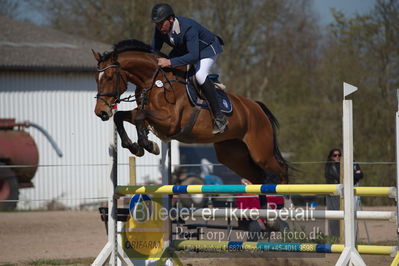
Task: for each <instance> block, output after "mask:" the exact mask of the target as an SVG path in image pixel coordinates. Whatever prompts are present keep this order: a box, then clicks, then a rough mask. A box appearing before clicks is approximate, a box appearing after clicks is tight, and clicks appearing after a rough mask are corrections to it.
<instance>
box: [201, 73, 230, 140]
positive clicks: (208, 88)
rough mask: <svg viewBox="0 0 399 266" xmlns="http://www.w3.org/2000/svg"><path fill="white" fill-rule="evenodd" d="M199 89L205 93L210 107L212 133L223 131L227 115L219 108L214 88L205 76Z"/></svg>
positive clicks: (226, 122)
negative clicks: (212, 120) (213, 120)
mask: <svg viewBox="0 0 399 266" xmlns="http://www.w3.org/2000/svg"><path fill="white" fill-rule="evenodd" d="M201 89H202V91H203V93H204V94H205V97H206V99H207V100H208V103H209V105H210V107H211V110H212V114H213V117H214V119H215V123H214V125H213V131H212V133H213V134H218V133H223V132H224V130H225V128H226V126H227V124H228V123H229V121H228V120H227V117H226V116H225V115H224V113H222V111H221V110H220V106H219V102H218V100H217V96H216V88H215V85H214V84H213V82H212V81H211V80H210V79H209V78H206V80H205V82H204V84H202V85H201Z"/></svg>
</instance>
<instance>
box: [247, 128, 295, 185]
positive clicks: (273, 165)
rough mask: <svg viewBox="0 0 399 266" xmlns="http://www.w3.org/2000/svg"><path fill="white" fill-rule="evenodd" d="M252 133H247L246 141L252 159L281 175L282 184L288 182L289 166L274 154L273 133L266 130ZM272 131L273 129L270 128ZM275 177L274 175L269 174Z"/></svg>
mask: <svg viewBox="0 0 399 266" xmlns="http://www.w3.org/2000/svg"><path fill="white" fill-rule="evenodd" d="M253 132H255V133H253V134H252V135H251V134H247V135H246V136H245V138H244V142H245V144H246V145H247V147H248V151H249V153H250V156H251V158H252V160H253V161H254V162H255V163H256V164H257V165H258V166H260V167H261V168H262V169H264V170H266V171H270V172H272V173H274V174H275V175H278V176H279V177H280V180H279V181H280V182H279V183H282V184H286V183H288V167H287V165H286V164H284V163H283V162H279V161H278V160H277V159H276V157H275V156H274V154H273V149H274V146H273V141H274V140H273V135H272V133H270V134H267V133H269V132H265V130H253ZM270 132H271V130H270ZM267 177H268V178H273V176H272V175H269V176H267Z"/></svg>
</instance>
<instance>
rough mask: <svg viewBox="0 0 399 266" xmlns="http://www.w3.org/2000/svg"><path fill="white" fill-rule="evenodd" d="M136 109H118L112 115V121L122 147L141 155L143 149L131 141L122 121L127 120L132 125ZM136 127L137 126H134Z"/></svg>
mask: <svg viewBox="0 0 399 266" xmlns="http://www.w3.org/2000/svg"><path fill="white" fill-rule="evenodd" d="M136 114H137V110H136V109H135V110H131V111H118V112H116V113H115V115H114V123H115V125H116V130H117V131H118V134H119V136H120V138H121V143H122V147H123V148H125V149H128V150H129V151H130V152H131V153H132V154H134V155H136V156H138V157H141V156H143V155H144V149H143V148H142V147H141V146H140V145H139V144H138V143H136V142H132V141H131V140H130V138H129V136H128V135H127V133H126V130H125V127H124V126H123V122H124V121H127V122H129V123H132V124H133V125H134V121H135V119H136ZM136 127H137V126H136Z"/></svg>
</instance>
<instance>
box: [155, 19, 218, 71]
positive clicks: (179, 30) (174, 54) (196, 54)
mask: <svg viewBox="0 0 399 266" xmlns="http://www.w3.org/2000/svg"><path fill="white" fill-rule="evenodd" d="M171 38H172V39H173V40H171ZM164 43H167V44H168V45H170V46H171V47H173V49H172V51H171V53H170V55H169V56H170V57H171V64H172V67H177V66H184V65H189V64H196V63H197V62H198V61H199V60H201V59H203V58H210V57H212V56H214V55H217V54H220V53H221V52H222V51H223V48H222V45H221V43H220V41H219V38H218V37H217V36H216V35H215V34H213V33H212V32H210V31H209V30H208V29H207V28H205V27H204V26H202V25H200V24H199V23H197V22H196V21H194V20H193V19H190V18H185V17H176V18H175V21H174V23H173V27H172V29H171V32H170V35H169V34H162V33H161V32H160V31H159V30H158V29H157V28H155V33H154V37H153V40H152V43H151V46H152V48H153V49H155V50H158V51H160V50H161V48H162V45H163V44H164Z"/></svg>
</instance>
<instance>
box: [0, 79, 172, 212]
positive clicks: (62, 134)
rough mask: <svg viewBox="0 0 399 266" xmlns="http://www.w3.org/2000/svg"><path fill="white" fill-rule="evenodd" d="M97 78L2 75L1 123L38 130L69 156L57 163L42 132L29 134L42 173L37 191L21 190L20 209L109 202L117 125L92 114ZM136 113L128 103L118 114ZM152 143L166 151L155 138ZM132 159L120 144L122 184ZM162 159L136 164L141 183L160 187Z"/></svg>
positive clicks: (130, 131) (141, 160) (132, 132)
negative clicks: (12, 120) (33, 125)
mask: <svg viewBox="0 0 399 266" xmlns="http://www.w3.org/2000/svg"><path fill="white" fill-rule="evenodd" d="M93 77H94V76H93V75H92V74H87V73H86V74H65V73H39V72H31V73H17V72H10V73H4V72H0V118H16V119H17V121H18V122H21V121H26V120H28V121H31V122H34V123H37V124H39V125H40V126H42V127H44V128H45V129H46V130H47V131H48V133H49V134H50V135H51V136H52V137H53V138H54V140H55V141H56V143H57V144H58V146H59V147H60V148H61V150H62V151H63V153H64V156H63V157H62V158H58V156H57V155H56V153H55V151H54V150H53V148H52V147H51V145H50V143H49V142H48V141H47V140H46V139H45V137H44V136H43V135H42V134H41V133H40V132H38V130H36V129H34V128H29V129H26V131H28V132H29V133H30V134H31V135H32V137H33V138H34V139H35V141H36V143H37V145H38V149H39V157H40V158H39V164H40V167H39V169H38V171H37V173H36V175H35V177H34V179H33V183H34V185H35V187H34V188H28V189H21V191H20V192H21V194H20V199H21V200H22V201H20V202H19V203H18V208H19V209H37V208H46V207H47V205H48V204H49V202H51V201H56V202H60V203H62V204H64V205H66V206H67V207H70V208H79V205H81V204H90V203H94V202H99V201H103V200H104V199H106V197H108V196H109V190H110V185H109V174H110V164H111V162H112V158H111V157H110V156H109V144H110V141H111V140H112V135H113V132H112V130H113V123H112V120H111V121H107V122H103V121H101V120H100V119H99V118H98V117H96V116H95V114H94V112H93V111H94V106H95V103H96V100H95V99H94V96H95V94H96V84H95V81H94V78H93ZM129 91H130V92H132V91H133V90H132V88H129ZM134 107H135V104H134V103H123V104H121V105H120V106H119V109H120V110H127V109H132V108H134ZM126 129H127V132H128V134H129V136H131V137H132V139H136V133H135V128H134V127H133V126H130V125H126ZM150 138H151V139H152V140H154V141H157V142H158V143H159V145H161V142H160V141H159V140H158V139H157V138H156V137H155V136H154V135H152V134H151V135H150ZM118 140H119V138H118ZM119 142H120V141H119ZM175 147H177V145H176V144H175ZM129 156H131V154H130V153H129V151H127V150H124V149H122V148H121V147H120V144H118V180H119V184H127V183H128V182H129V166H128V161H129ZM160 159H161V156H155V155H152V154H151V155H150V154H146V155H145V156H144V157H141V158H137V182H138V183H144V182H153V183H154V182H160V180H161V173H160V171H159V162H160ZM173 163H177V161H175V162H173Z"/></svg>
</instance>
